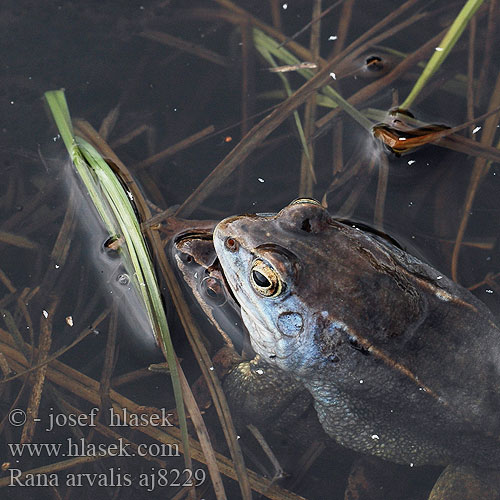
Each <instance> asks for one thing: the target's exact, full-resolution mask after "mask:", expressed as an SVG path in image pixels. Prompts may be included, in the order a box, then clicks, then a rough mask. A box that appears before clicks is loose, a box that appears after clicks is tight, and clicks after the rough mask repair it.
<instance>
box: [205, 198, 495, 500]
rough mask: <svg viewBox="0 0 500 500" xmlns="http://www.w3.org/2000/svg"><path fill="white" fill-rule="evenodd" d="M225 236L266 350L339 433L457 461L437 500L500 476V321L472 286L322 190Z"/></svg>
mask: <svg viewBox="0 0 500 500" xmlns="http://www.w3.org/2000/svg"><path fill="white" fill-rule="evenodd" d="M213 243H214V247H215V250H216V253H217V256H218V259H219V262H220V265H221V268H222V270H223V273H224V277H225V280H226V282H227V285H228V288H229V289H230V290H231V293H232V295H233V297H234V298H235V300H236V301H237V302H238V304H239V305H240V307H241V316H242V319H243V323H244V324H245V326H246V328H247V330H248V332H249V334H250V341H251V345H252V347H253V349H254V351H255V352H256V353H257V355H258V356H260V358H261V359H262V360H264V361H265V362H266V363H268V364H269V365H270V366H273V367H276V368H278V369H280V370H282V371H284V372H286V373H288V374H289V375H291V376H292V377H293V378H294V379H295V380H297V381H299V382H300V383H301V384H303V386H304V387H305V388H306V389H307V390H308V391H309V393H310V394H311V396H312V398H313V402H314V407H315V409H316V412H317V415H318V417H319V420H320V422H321V425H322V427H323V429H324V431H325V432H326V434H327V435H328V436H329V437H331V438H332V439H334V440H335V441H336V442H337V443H339V444H341V445H342V446H345V447H347V448H350V449H352V450H355V451H358V452H360V453H363V454H367V455H372V456H376V457H379V458H382V459H384V460H388V461H391V462H395V463H398V464H406V465H409V466H411V467H413V466H419V465H427V464H429V465H441V466H448V469H446V470H445V473H443V476H442V478H440V480H439V481H438V483H439V484H437V485H436V487H435V491H433V493H432V494H431V497H430V498H432V499H433V500H437V499H445V498H459V497H458V496H451V494H447V493H446V492H447V491H451V489H452V488H453V486H451V487H450V484H452V485H453V483H454V479H456V478H457V477H461V478H463V477H466V476H467V474H468V476H467V477H470V475H471V474H472V475H474V471H475V470H483V471H484V470H486V471H488V469H491V475H492V477H494V481H497V479H498V477H497V474H498V471H497V470H494V469H496V468H499V467H500V462H499V460H498V458H500V441H499V439H498V436H499V430H500V429H499V425H500V421H499V419H498V410H499V407H500V394H499V392H498V389H497V388H498V386H499V369H500V330H499V328H498V325H497V323H496V320H495V318H494V316H493V314H492V313H491V311H490V310H489V309H488V308H487V307H486V306H485V305H484V304H483V303H482V302H481V301H480V300H479V299H477V298H476V297H474V296H473V295H472V293H470V292H469V291H468V290H466V289H465V288H463V287H462V286H460V285H459V284H457V283H455V282H453V281H452V280H451V279H449V278H447V277H446V276H445V275H444V274H443V273H441V272H440V271H438V270H437V269H435V268H433V267H432V266H430V265H429V264H426V263H425V262H423V261H421V260H420V259H418V258H417V257H414V256H413V255H411V254H410V253H408V252H406V251H405V250H403V249H402V248H401V247H399V246H398V245H397V244H396V243H395V242H394V241H393V240H391V239H390V238H386V237H384V236H383V235H381V234H379V233H377V232H375V231H367V230H366V229H365V228H363V229H361V228H360V227H358V226H357V225H355V224H350V223H348V222H346V221H342V220H337V219H335V218H334V217H332V216H331V215H330V214H329V213H328V211H327V210H326V209H325V208H324V207H323V206H322V205H321V204H320V203H319V202H317V201H316V200H312V199H303V198H302V199H298V200H295V201H293V202H292V203H290V204H289V205H288V206H286V207H285V208H283V209H282V210H281V211H280V212H278V213H276V214H244V215H239V216H233V217H229V218H226V219H224V220H222V221H221V222H219V223H218V224H217V226H216V227H215V230H214V234H213ZM450 471H451V472H450ZM453 471H458V474H454V473H453ZM471 471H472V472H471ZM488 473H489V472H488ZM493 491H494V493H492V494H491V495H490V496H488V498H497V496H495V495H498V491H500V490H499V489H498V488H497V487H495V488H493ZM462 498H477V497H475V496H470V495H469V496H467V493H464V496H463V497H462ZM484 498H486V497H484Z"/></svg>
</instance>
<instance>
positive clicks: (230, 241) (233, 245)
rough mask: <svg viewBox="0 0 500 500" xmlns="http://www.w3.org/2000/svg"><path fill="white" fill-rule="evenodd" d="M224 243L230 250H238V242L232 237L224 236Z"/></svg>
mask: <svg viewBox="0 0 500 500" xmlns="http://www.w3.org/2000/svg"><path fill="white" fill-rule="evenodd" d="M224 244H225V246H226V248H227V249H228V250H229V251H230V252H236V250H238V248H239V244H238V242H237V241H236V240H235V239H234V238H231V237H229V238H226V241H225V242H224Z"/></svg>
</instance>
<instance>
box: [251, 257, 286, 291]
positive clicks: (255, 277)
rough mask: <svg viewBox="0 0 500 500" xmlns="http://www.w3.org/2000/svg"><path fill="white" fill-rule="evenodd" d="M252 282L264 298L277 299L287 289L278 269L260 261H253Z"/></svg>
mask: <svg viewBox="0 0 500 500" xmlns="http://www.w3.org/2000/svg"><path fill="white" fill-rule="evenodd" d="M250 282H251V283H252V286H253V288H254V290H255V291H256V292H257V293H259V294H260V295H262V296H263V297H277V296H278V295H280V293H282V292H283V290H284V289H285V283H284V282H283V280H282V279H281V277H280V275H279V274H278V272H277V271H276V269H274V267H272V266H270V265H269V264H267V263H266V262H264V261H263V260H260V259H256V260H254V261H253V264H252V268H251V270H250Z"/></svg>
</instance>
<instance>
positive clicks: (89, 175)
mask: <svg viewBox="0 0 500 500" xmlns="http://www.w3.org/2000/svg"><path fill="white" fill-rule="evenodd" d="M45 99H46V100H47V103H48V105H49V108H50V111H51V113H52V115H53V117H54V120H55V122H56V125H57V128H58V129H59V133H60V135H61V137H62V139H63V141H64V144H65V146H66V149H67V150H68V153H69V155H70V158H71V160H72V162H73V165H74V166H75V168H76V170H77V172H78V174H79V176H80V177H81V179H82V181H83V183H84V185H85V188H86V189H87V191H88V193H89V196H90V198H91V200H92V202H93V204H94V206H95V207H96V210H97V212H98V213H99V215H100V217H101V219H102V221H103V223H104V225H105V227H106V229H107V230H108V232H109V234H110V236H112V237H121V238H122V239H123V243H122V244H121V246H120V248H119V252H120V255H121V258H122V259H123V263H124V265H125V268H126V269H127V271H128V272H129V275H130V276H131V282H132V283H134V286H135V289H136V291H137V293H138V295H139V296H140V297H141V299H142V301H143V303H144V307H145V308H146V311H147V314H148V318H149V321H150V324H151V327H152V329H153V331H154V333H155V336H156V338H157V339H158V342H159V343H160V344H161V346H162V349H163V352H164V354H165V357H166V358H167V362H168V366H169V370H170V377H171V380H172V386H173V389H174V396H175V402H176V407H177V412H178V416H179V425H180V428H181V432H182V441H183V446H184V455H185V457H189V444H188V443H189V441H188V433H187V426H186V415H185V410H184V402H183V399H182V390H181V385H180V380H179V373H178V370H177V363H176V357H175V352H174V348H173V345H172V340H171V338H170V331H169V328H168V323H167V317H166V314H165V310H164V308H163V304H162V300H161V294H160V289H159V286H158V282H157V280H156V275H155V272H154V266H153V263H152V261H151V257H150V254H149V251H148V248H147V244H146V241H145V240H144V237H143V235H142V232H141V227H140V222H139V220H138V219H137V216H136V214H135V211H134V208H133V205H132V203H131V198H130V197H131V196H132V194H131V193H130V192H128V191H127V190H126V189H125V188H124V186H123V184H122V182H121V181H120V179H119V178H118V177H117V175H116V174H115V173H114V172H113V170H112V169H111V168H110V167H109V165H108V164H107V163H106V161H105V160H104V159H103V158H102V156H101V155H100V154H99V153H98V151H97V150H96V149H95V148H94V147H93V146H92V145H90V144H89V143H88V142H86V141H85V140H84V139H82V138H80V137H75V136H74V133H73V125H72V123H71V117H70V114H69V110H68V105H67V103H66V98H65V97H64V92H63V91H62V90H54V91H50V92H46V93H45Z"/></svg>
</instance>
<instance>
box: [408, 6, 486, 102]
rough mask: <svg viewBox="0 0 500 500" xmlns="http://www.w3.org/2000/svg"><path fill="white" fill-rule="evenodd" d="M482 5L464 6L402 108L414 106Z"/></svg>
mask: <svg viewBox="0 0 500 500" xmlns="http://www.w3.org/2000/svg"><path fill="white" fill-rule="evenodd" d="M482 3H483V0H468V1H467V3H466V4H465V5H464V6H463V8H462V10H461V11H460V13H459V14H458V16H457V17H456V18H455V20H454V21H453V24H452V25H451V26H450V29H449V30H448V32H447V33H446V35H445V36H444V38H443V40H442V42H441V43H440V45H439V49H440V50H436V52H434V54H432V57H431V58H430V59H429V62H428V63H427V66H426V67H425V69H424V71H423V72H422V74H421V75H420V77H419V79H418V80H417V82H416V83H415V85H414V86H413V88H412V89H411V92H410V94H409V95H408V97H407V98H406V99H405V101H404V102H403V104H401V107H402V108H404V109H407V108H409V107H410V106H411V105H412V104H413V101H414V100H415V99H416V97H417V96H418V94H419V93H420V91H421V90H422V89H423V88H424V87H425V85H426V83H427V81H428V80H429V79H430V78H431V76H432V75H433V74H434V73H435V72H436V71H437V70H438V69H439V68H440V66H441V64H443V62H444V60H445V59H446V57H447V56H448V54H449V53H450V51H451V49H452V48H453V47H454V46H455V43H456V42H457V40H458V39H459V38H460V35H461V34H462V33H463V31H464V29H465V27H466V26H467V24H468V22H469V21H470V19H471V18H472V16H473V15H474V14H475V13H476V11H477V9H479V7H481V4H482Z"/></svg>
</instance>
